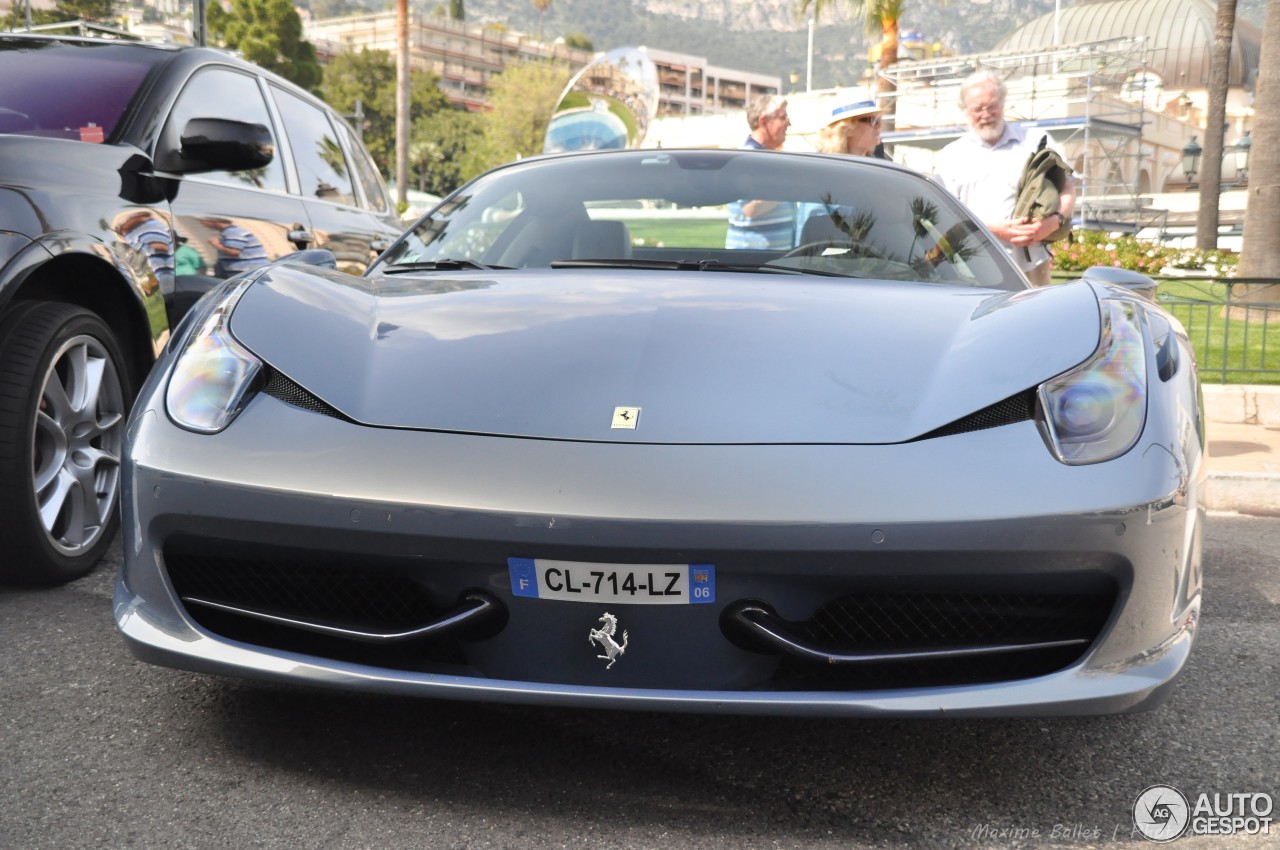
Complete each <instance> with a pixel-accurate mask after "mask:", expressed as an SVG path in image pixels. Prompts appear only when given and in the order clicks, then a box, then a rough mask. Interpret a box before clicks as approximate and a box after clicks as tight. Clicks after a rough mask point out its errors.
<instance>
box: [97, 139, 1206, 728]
mask: <svg viewBox="0 0 1280 850" xmlns="http://www.w3.org/2000/svg"><path fill="white" fill-rule="evenodd" d="M304 260H310V261H311V262H304ZM1129 278H1132V279H1129ZM1149 284H1150V281H1147V280H1146V279H1145V278H1138V277H1137V276H1133V275H1125V274H1123V273H1115V272H1114V270H1098V271H1096V272H1093V273H1087V274H1085V275H1084V277H1083V279H1081V280H1079V281H1075V282H1068V283H1062V284H1059V285H1054V286H1050V287H1045V288H1042V289H1032V288H1030V286H1029V285H1028V283H1027V281H1026V280H1025V278H1023V277H1022V276H1021V274H1020V273H1019V272H1018V271H1017V270H1016V269H1015V268H1014V266H1013V265H1012V264H1011V263H1010V261H1009V259H1008V257H1007V255H1006V254H1005V253H1004V251H1003V250H1002V249H1001V248H1000V246H999V245H998V243H996V242H995V241H994V240H993V238H992V236H991V235H990V233H989V232H987V231H986V230H985V229H984V228H983V226H982V225H980V224H978V223H976V222H975V221H973V219H972V218H971V217H970V216H969V215H968V213H967V212H966V211H965V209H964V208H963V207H962V206H961V205H959V204H958V203H957V202H956V201H954V200H953V199H952V198H951V197H950V196H948V195H947V194H946V193H945V192H944V191H942V190H940V189H939V188H938V187H937V186H936V185H935V184H933V183H932V182H930V181H929V180H927V179H926V178H924V177H921V176H919V175H917V174H914V173H911V172H909V171H907V170H905V169H902V168H899V167H896V166H893V165H891V164H887V163H882V162H878V161H873V160H852V159H849V158H840V157H829V156H823V155H818V154H788V153H774V152H761V151H729V150H714V151H713V150H690V151H671V150H647V151H645V150H628V151H617V152H595V153H585V154H584V153H576V154H567V155H558V156H548V157H543V158H537V159H530V160H525V161H522V162H517V163H513V164H510V165H507V166H504V167H501V168H499V169H496V170H494V171H492V172H490V173H488V174H486V175H483V176H481V177H479V178H477V179H476V180H474V181H472V182H471V183H470V184H468V185H466V186H464V187H463V188H462V189H460V190H459V191H457V192H456V193H454V194H453V195H451V196H450V197H448V198H446V199H445V200H444V202H443V203H442V204H441V205H440V206H439V207H438V208H436V209H435V210H433V211H432V212H431V213H430V214H428V215H427V216H426V217H425V218H423V219H422V220H421V221H419V222H418V223H417V224H416V225H415V226H414V227H413V228H412V229H411V230H409V231H408V232H407V233H406V234H405V235H404V236H403V237H402V238H401V239H400V240H399V242H398V243H396V244H395V245H394V246H393V247H392V248H391V249H390V250H389V251H388V252H387V253H385V254H384V255H383V256H382V257H381V258H380V259H379V260H378V261H377V262H376V263H374V265H373V266H372V267H371V268H370V270H369V271H368V272H367V273H366V274H365V275H364V276H361V277H354V276H351V275H347V274H342V273H339V272H337V271H335V270H333V269H332V268H329V267H327V266H326V263H325V257H324V255H323V253H317V254H312V255H310V256H307V257H302V258H299V259H295V260H293V261H290V260H283V261H280V262H277V263H275V264H272V265H269V266H266V267H264V268H261V269H258V270H255V271H252V272H248V273H246V274H243V275H241V276H239V277H237V278H233V279H231V280H229V281H228V282H227V283H226V284H224V285H223V286H222V287H221V288H220V289H218V290H215V291H214V292H213V293H211V294H210V295H209V296H207V297H206V298H205V299H204V300H203V301H202V302H201V303H200V304H198V305H197V306H196V307H195V308H194V309H193V310H192V312H191V313H190V314H189V315H188V317H187V319H186V320H185V321H184V323H183V325H182V326H181V327H180V328H179V329H178V330H177V332H176V333H175V334H174V336H173V338H172V340H171V341H170V343H169V346H168V349H167V351H166V353H165V354H164V356H163V358H162V360H161V361H160V363H159V364H158V366H157V368H156V369H155V370H154V372H153V373H152V375H151V377H150V379H149V381H148V382H147V384H146V386H145V388H144V390H143V392H142V395H141V397H140V398H139V400H138V403H137V405H136V409H135V412H134V413H133V415H132V418H131V419H130V423H129V429H128V439H127V443H126V451H125V459H124V466H123V481H124V491H123V492H124V498H123V507H124V522H123V525H124V529H125V537H124V540H125V546H124V549H125V560H124V566H123V569H122V572H121V575H120V578H119V582H118V585H117V589H116V596H115V618H116V623H117V625H118V627H119V629H120V631H121V632H122V634H123V635H124V638H125V640H126V641H127V642H128V644H129V646H130V647H131V649H132V650H133V651H134V652H135V653H136V654H137V655H138V656H139V657H141V658H143V659H145V660H147V661H151V662H154V663H157V664H163V665H168V666H173V667H179V668H184V669H188V670H196V671H203V672H207V673H215V674H225V675H232V676H244V677H250V678H254V679H261V680H272V681H277V682H295V683H311V684H315V685H323V686H328V687H338V688H347V689H352V690H360V691H369V692H381V693H394V694H415V695H421V696H424V697H436V698H448V699H467V700H494V701H504V702H512V703H544V704H560V705H570V706H593V707H602V708H635V709H658V710H673V711H691V712H738V713H759V714H804V715H844V716H856V715H877V716H883V715H917V716H923V715H956V716H961V715H968V716H975V715H998V714H1084V713H1111V712H1125V711H1133V710H1140V709H1146V708H1151V707H1153V706H1155V705H1157V704H1159V703H1160V702H1161V701H1162V700H1163V699H1164V698H1165V697H1166V696H1167V695H1168V692H1169V690H1170V688H1171V686H1172V685H1173V683H1174V681H1175V679H1176V678H1177V676H1178V674H1179V672H1180V671H1181V670H1182V669H1183V667H1184V665H1185V664H1186V661H1187V657H1188V654H1189V652H1190V650H1191V644H1192V640H1193V637H1194V634H1195V630H1196V623H1197V617H1198V613H1199V607H1200V593H1201V570H1200V560H1201V555H1200V553H1201V523H1202V521H1203V513H1204V512H1203V507H1202V504H1201V499H1200V487H1201V486H1202V482H1203V463H1202V461H1203V445H1204V435H1203V424H1202V421H1201V413H1200V399H1199V397H1200V393H1199V384H1198V382H1197V378H1196V373H1195V364H1194V362H1193V359H1192V354H1191V351H1190V349H1189V347H1188V343H1187V339H1186V335H1185V333H1184V332H1183V330H1182V328H1181V327H1180V326H1179V324H1178V323H1177V321H1176V320H1175V319H1173V318H1172V317H1170V316H1169V315H1167V314H1166V313H1165V312H1163V311H1162V310H1161V309H1160V308H1159V307H1158V306H1157V305H1156V303H1155V302H1154V301H1153V300H1152V298H1151V292H1150V286H1149Z"/></svg>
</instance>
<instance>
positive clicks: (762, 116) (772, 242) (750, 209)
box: [725, 94, 796, 250]
mask: <svg viewBox="0 0 1280 850" xmlns="http://www.w3.org/2000/svg"><path fill="white" fill-rule="evenodd" d="M747 126H749V127H750V128H751V135H749V136H747V139H746V141H744V142H743V143H742V145H741V147H743V148H755V149H759V150H771V151H776V150H778V149H779V148H781V147H782V143H783V142H785V141H786V140H787V128H788V127H790V126H791V119H790V118H789V117H787V99H786V98H784V97H782V96H781V95H776V94H773V95H768V94H766V95H760V96H758V97H755V98H753V99H752V101H751V103H750V104H749V105H748V106H747ZM795 229H796V207H795V204H792V203H788V202H774V201H747V200H743V201H734V202H733V203H731V204H729V231H728V234H727V235H726V236H725V247H726V248H757V249H766V250H787V249H790V248H791V247H792V246H793V245H794V244H795Z"/></svg>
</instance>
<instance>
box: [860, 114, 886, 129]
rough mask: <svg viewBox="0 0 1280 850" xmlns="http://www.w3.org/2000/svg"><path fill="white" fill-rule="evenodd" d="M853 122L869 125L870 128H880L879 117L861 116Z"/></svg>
mask: <svg viewBox="0 0 1280 850" xmlns="http://www.w3.org/2000/svg"><path fill="white" fill-rule="evenodd" d="M854 120H855V121H857V122H858V123H859V124H870V125H871V126H872V127H879V126H880V116H879V115H863V116H862V117H861V118H855V119H854Z"/></svg>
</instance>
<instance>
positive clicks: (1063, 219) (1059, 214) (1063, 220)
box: [1050, 210, 1067, 225]
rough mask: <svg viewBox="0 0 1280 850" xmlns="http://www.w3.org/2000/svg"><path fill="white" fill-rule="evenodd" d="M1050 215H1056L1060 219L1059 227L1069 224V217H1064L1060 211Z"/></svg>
mask: <svg viewBox="0 0 1280 850" xmlns="http://www.w3.org/2000/svg"><path fill="white" fill-rule="evenodd" d="M1050 215H1056V216H1057V217H1058V224H1059V225H1062V224H1066V223H1067V217H1066V216H1065V215H1063V214H1062V213H1061V212H1059V211H1058V210H1054V211H1053V212H1051V213H1050Z"/></svg>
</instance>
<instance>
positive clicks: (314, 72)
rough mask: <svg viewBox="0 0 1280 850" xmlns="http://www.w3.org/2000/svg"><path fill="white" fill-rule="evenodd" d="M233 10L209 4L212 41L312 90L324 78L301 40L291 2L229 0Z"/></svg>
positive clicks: (313, 54)
mask: <svg viewBox="0 0 1280 850" xmlns="http://www.w3.org/2000/svg"><path fill="white" fill-rule="evenodd" d="M230 2H231V8H230V10H228V9H224V8H223V7H222V5H221V4H220V3H211V4H209V8H208V12H207V17H206V23H207V26H208V31H209V35H210V37H211V38H212V39H213V40H215V41H216V42H217V43H219V44H221V45H223V46H224V47H227V48H229V49H231V50H236V51H239V53H240V54H241V55H243V56H244V57H245V58H246V59H248V60H249V61H250V62H253V63H255V64H257V65H261V66H262V67H263V68H266V69H267V70H269V71H274V72H275V73H277V74H279V75H280V76H282V77H284V78H285V79H286V80H290V81H291V82H293V83H296V84H297V85H299V86H301V87H302V88H304V89H308V90H313V89H315V87H316V86H317V85H319V83H320V80H321V78H322V77H323V71H322V69H321V67H320V63H319V62H317V61H316V49H315V47H314V46H313V45H312V44H311V42H309V41H306V40H305V39H304V38H303V37H302V19H301V18H299V17H298V12H297V11H296V10H295V9H294V7H293V3H292V2H290V0H230Z"/></svg>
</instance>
